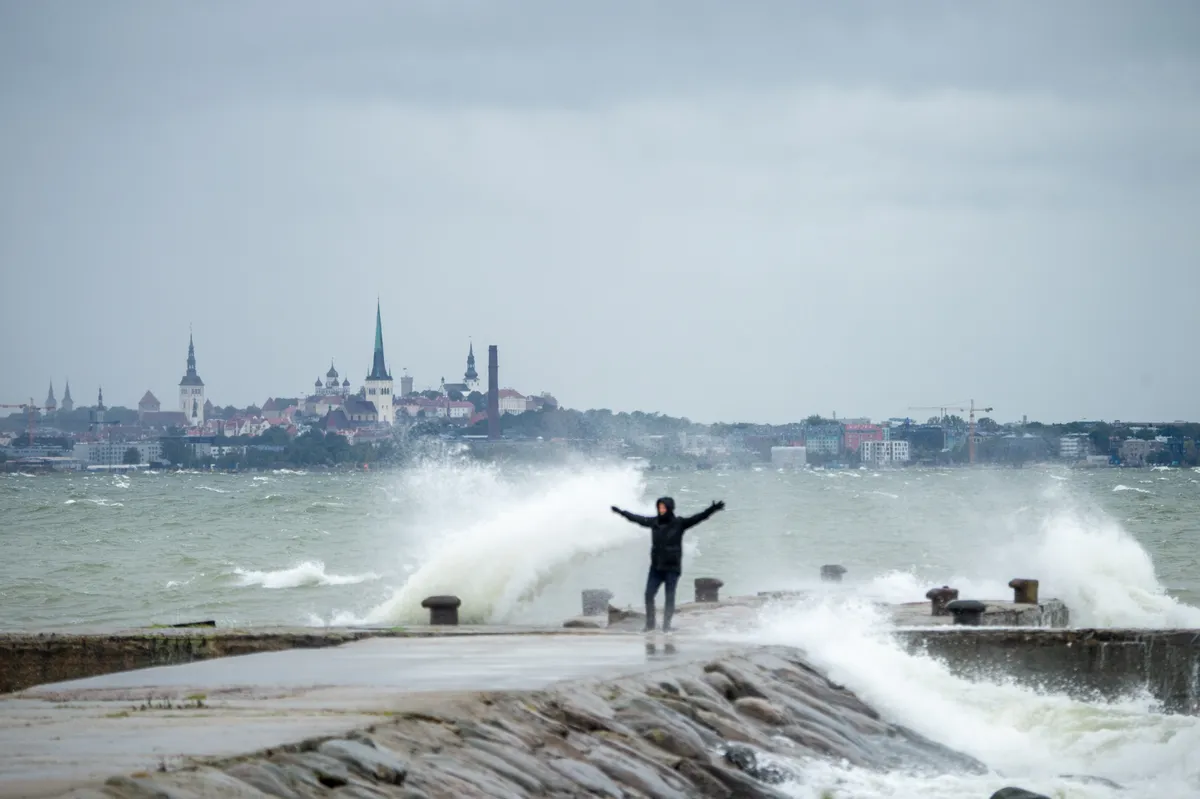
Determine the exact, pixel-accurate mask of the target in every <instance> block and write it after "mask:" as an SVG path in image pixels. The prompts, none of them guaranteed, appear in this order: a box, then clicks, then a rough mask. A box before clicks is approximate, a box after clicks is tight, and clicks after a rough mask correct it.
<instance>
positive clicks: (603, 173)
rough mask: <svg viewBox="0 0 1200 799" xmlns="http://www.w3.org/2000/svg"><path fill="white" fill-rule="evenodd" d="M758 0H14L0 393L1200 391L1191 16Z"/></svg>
mask: <svg viewBox="0 0 1200 799" xmlns="http://www.w3.org/2000/svg"><path fill="white" fill-rule="evenodd" d="M767 7H768V6H742V5H738V6H730V5H727V4H719V3H710V2H700V3H688V4H686V5H685V4H676V5H672V4H670V3H668V4H665V5H662V6H654V7H652V8H642V9H640V11H639V13H638V14H635V15H634V14H626V13H623V12H622V11H620V10H617V9H616V8H614V7H608V6H605V7H584V6H564V5H560V4H546V3H541V2H518V3H517V4H516V5H515V6H511V7H507V8H506V9H505V10H504V11H500V10H487V9H486V8H484V7H476V6H472V7H471V8H467V7H466V6H463V7H458V6H445V7H442V6H439V7H438V8H436V9H435V8H433V7H429V6H424V5H420V4H402V5H396V6H387V5H384V6H355V7H348V8H345V9H341V10H340V11H339V12H338V13H336V14H333V13H330V12H329V11H328V10H327V9H326V8H324V7H323V6H322V5H321V4H317V3H297V4H288V5H287V6H283V5H280V4H276V3H273V2H266V3H263V4H259V5H256V6H254V7H252V8H236V9H234V8H228V9H226V8H224V7H221V6H212V5H208V4H206V5H201V6H182V5H167V6H162V7H159V8H156V10H155V13H152V14H148V13H145V9H144V7H142V6H140V5H138V4H134V3H114V4H109V5H106V6H105V7H104V8H103V9H101V8H92V7H90V6H88V7H82V8H79V9H73V10H72V13H65V12H62V11H60V10H58V9H55V8H54V7H53V6H48V5H45V4H6V5H4V6H3V7H2V8H0V122H2V123H3V124H2V125H0V130H3V131H4V134H3V136H2V137H0V171H3V173H4V174H5V176H6V188H7V189H8V191H6V192H5V195H4V197H3V198H0V242H3V244H0V259H3V262H4V263H5V273H4V279H3V285H4V289H5V295H6V296H8V297H10V298H22V300H23V301H21V302H10V304H9V307H8V308H7V310H6V313H5V314H3V315H2V316H0V335H3V336H4V338H5V340H6V341H7V342H9V346H8V348H7V350H6V358H5V368H4V369H3V370H0V402H4V403H13V402H24V401H27V399H28V398H29V397H31V396H32V397H33V398H34V399H35V400H36V401H40V400H41V398H42V397H44V396H45V391H46V386H47V383H48V382H49V381H50V380H54V381H55V382H56V383H60V382H61V381H63V380H64V379H65V378H67V377H69V378H70V380H71V385H72V389H73V390H74V392H75V398H76V400H77V401H79V400H80V398H88V400H90V398H91V397H94V396H95V390H96V387H98V386H100V385H103V386H105V388H106V394H107V395H108V396H109V397H111V398H117V397H121V398H125V399H124V400H123V401H125V402H133V401H136V398H137V397H138V396H140V395H141V393H142V392H143V391H145V390H146V389H147V388H153V387H158V388H159V389H160V390H156V391H155V394H156V395H157V396H158V397H159V398H160V399H162V400H164V402H165V401H166V397H167V396H170V393H169V392H166V389H167V388H168V387H170V386H172V385H174V384H175V382H177V381H178V372H179V363H180V357H179V352H180V347H181V345H180V343H179V342H180V341H181V340H182V339H183V338H184V336H185V334H186V331H184V330H182V327H183V321H182V320H192V321H193V322H194V328H195V333H196V345H197V355H198V357H199V359H200V361H201V369H202V372H203V374H204V380H205V382H206V384H207V386H208V387H209V391H208V394H209V395H210V396H211V398H212V399H213V401H214V402H219V403H220V404H222V405H225V404H233V405H238V406H243V405H246V404H248V403H252V402H254V403H260V402H262V401H263V399H264V398H265V397H268V396H271V395H274V394H278V393H280V392H281V391H289V392H291V391H296V390H298V389H299V388H300V387H301V386H303V385H305V384H307V383H311V381H312V379H313V376H314V371H313V370H314V369H315V368H318V367H320V366H322V365H323V364H326V363H327V361H328V359H329V358H330V357H331V356H333V357H335V358H336V359H337V360H338V362H339V364H344V365H341V366H339V370H340V371H342V372H343V373H345V374H349V375H351V376H352V379H354V380H357V379H358V375H359V373H360V372H361V371H362V370H363V368H364V364H362V363H361V361H360V359H361V358H363V357H365V356H364V354H361V353H363V340H364V336H369V335H370V330H369V329H368V330H366V331H364V330H363V323H364V319H363V317H364V312H363V309H364V307H369V302H370V301H371V300H373V299H374V298H375V296H376V295H379V296H382V298H383V301H384V306H385V308H387V309H388V311H387V316H388V330H389V334H388V339H389V340H388V353H389V359H390V362H391V364H390V366H391V368H392V369H393V370H395V371H396V372H399V371H400V370H401V369H403V368H407V369H408V371H409V374H411V375H415V376H417V378H418V383H419V384H436V381H437V380H438V378H440V377H441V376H443V374H442V373H443V372H447V373H448V372H449V371H450V369H451V367H452V366H454V365H457V364H460V363H461V361H462V353H463V345H464V343H465V341H466V340H467V339H468V337H469V336H471V335H474V337H475V338H476V339H478V340H480V341H481V342H482V341H484V340H485V339H486V340H487V341H495V342H499V343H500V344H502V346H503V348H504V352H505V362H504V375H505V382H506V383H507V384H510V385H514V386H522V387H523V388H524V390H526V391H529V392H539V391H543V390H549V391H553V392H554V393H555V394H556V395H557V396H560V397H561V398H562V400H563V402H564V403H565V404H567V405H569V406H572V407H579V408H588V407H597V408H611V409H613V410H618V411H619V410H644V411H660V412H663V413H669V414H672V415H677V416H687V417H689V418H692V419H696V420H698V421H705V422H711V421H718V420H748V421H761V422H782V421H786V420H789V419H793V418H795V417H796V415H797V414H800V413H810V412H814V411H817V410H818V409H819V411H820V412H821V413H825V414H828V413H830V412H831V411H834V410H837V411H838V413H839V415H840V414H843V413H844V414H845V415H847V416H869V417H872V418H886V417H888V416H891V415H895V414H896V413H897V412H898V411H902V410H903V409H905V408H908V407H910V406H935V405H939V404H942V403H946V402H948V401H958V400H961V399H963V398H967V397H974V398H975V399H976V400H977V401H978V402H980V403H983V404H987V405H990V406H993V407H994V408H995V409H996V410H995V414H994V415H995V416H996V417H997V418H1001V419H1019V418H1020V417H1021V416H1023V415H1028V416H1029V417H1030V418H1037V419H1045V420H1053V419H1069V418H1076V417H1082V418H1139V419H1160V420H1173V419H1177V418H1196V417H1197V416H1200V412H1198V409H1197V398H1198V397H1200V370H1198V369H1196V368H1195V356H1194V355H1193V353H1192V347H1191V341H1193V340H1194V338H1195V331H1194V321H1193V320H1194V318H1195V317H1196V303H1195V299H1194V298H1195V291H1194V289H1195V287H1196V285H1197V280H1198V279H1200V278H1198V277H1197V274H1196V269H1195V266H1194V263H1193V262H1194V259H1195V253H1196V252H1197V251H1198V250H1200V229H1198V228H1197V226H1196V225H1195V224H1194V221H1193V220H1194V218H1195V212H1196V208H1197V207H1198V206H1200V179H1198V178H1200V152H1198V151H1197V150H1196V147H1195V144H1194V143H1195V142H1196V141H1200V102H1198V100H1200V53H1198V52H1197V49H1196V48H1195V46H1194V42H1195V41H1197V40H1200V7H1197V6H1195V5H1194V4H1190V3H1176V2H1166V1H1164V2H1162V3H1158V4H1156V5H1155V9H1157V10H1146V9H1141V8H1134V7H1130V6H1128V5H1126V4H1121V3H1117V2H1092V3H1079V2H1063V3H1058V4H1054V5H1053V6H1045V5H1044V4H1037V3H1031V2H1014V3H1010V4H1005V5H1004V7H1003V8H1002V9H1001V8H999V7H988V6H977V5H968V6H961V5H957V4H956V5H954V6H953V7H951V6H949V5H946V4H944V3H936V2H914V3H911V4H906V5H905V7H904V10H903V11H898V10H894V9H892V8H891V7H889V6H888V5H887V4H877V3H862V4H855V3H850V4H836V5H832V6H831V5H829V4H823V3H795V4H771V5H770V6H769V8H770V13H764V10H765V9H766V8H767ZM285 9H286V10H285ZM868 11H869V13H868ZM522 12H524V13H522ZM531 14H533V15H536V16H537V18H538V20H539V24H538V25H537V26H530V25H528V24H527V21H528V16H529V15H531ZM681 14H686V15H687V18H688V19H691V20H694V22H695V24H694V25H691V26H680V25H678V24H677V21H678V19H679V18H680V15H681ZM535 28H536V30H535ZM1068 30H1069V31H1071V35H1070V36H1063V35H1061V32H1062V31H1068ZM233 34H236V35H233ZM615 43H619V46H618V44H615ZM715 51H719V52H722V53H725V54H727V56H728V57H727V58H724V59H721V60H719V61H714V59H713V58H712V57H711V54H712V53H713V52H715ZM664 52H669V53H671V57H670V58H663V57H662V54H663V53H664ZM1014 53H1020V54H1021V55H1020V58H1019V59H1015V60H1014V58H1013V54H1014ZM35 332H36V335H35V334H34V333H35ZM18 342H19V343H18ZM367 365H369V361H368V364H367ZM306 376H307V377H306ZM445 376H446V377H447V378H449V377H450V376H451V375H450V374H446V375H445ZM301 381H303V382H301ZM164 392H166V396H164Z"/></svg>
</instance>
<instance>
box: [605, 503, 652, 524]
mask: <svg viewBox="0 0 1200 799" xmlns="http://www.w3.org/2000/svg"><path fill="white" fill-rule="evenodd" d="M612 512H613V513H615V514H617V515H618V516H624V517H625V518H626V519H628V520H629V521H631V522H633V523H634V524H640V525H641V526H642V527H651V526H653V525H654V519H651V518H650V517H649V516H638V515H637V514H636V513H630V512H629V511H627V510H621V509H620V508H618V507H617V506H616V505H613V506H612Z"/></svg>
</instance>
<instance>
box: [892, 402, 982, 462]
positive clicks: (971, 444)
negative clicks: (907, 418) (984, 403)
mask: <svg viewBox="0 0 1200 799" xmlns="http://www.w3.org/2000/svg"><path fill="white" fill-rule="evenodd" d="M909 410H910V411H938V412H940V413H941V418H942V419H945V418H946V411H957V412H959V413H966V414H970V415H969V416H968V417H967V419H968V422H967V462H968V463H970V464H971V465H974V464H975V414H976V413H991V412H992V410H993V409H992V408H977V407H975V400H971V401H970V406H969V407H966V408H952V407H950V406H949V404H947V405H939V406H934V407H926V408H909Z"/></svg>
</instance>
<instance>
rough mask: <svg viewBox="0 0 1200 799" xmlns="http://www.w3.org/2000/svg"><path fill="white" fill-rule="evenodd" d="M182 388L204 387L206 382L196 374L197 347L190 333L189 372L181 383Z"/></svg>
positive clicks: (189, 332)
mask: <svg viewBox="0 0 1200 799" xmlns="http://www.w3.org/2000/svg"><path fill="white" fill-rule="evenodd" d="M179 385H181V386H202V385H204V381H203V380H201V379H200V375H198V374H196V345H195V343H194V342H193V341H192V333H191V331H190V330H189V331H188V355H187V372H186V373H185V374H184V376H183V379H182V380H180V381H179Z"/></svg>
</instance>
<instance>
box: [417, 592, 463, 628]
mask: <svg viewBox="0 0 1200 799" xmlns="http://www.w3.org/2000/svg"><path fill="white" fill-rule="evenodd" d="M461 604H462V600H461V599H459V598H458V597H456V596H431V597H428V598H426V599H424V600H422V601H421V607H423V608H429V623H430V624H449V625H455V624H458V607H459V605H461Z"/></svg>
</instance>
